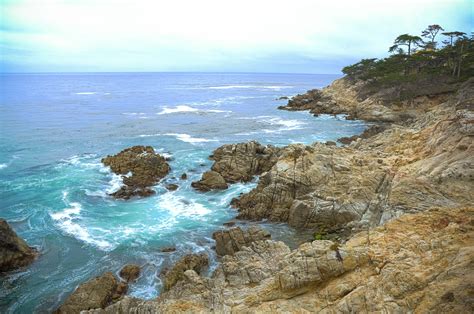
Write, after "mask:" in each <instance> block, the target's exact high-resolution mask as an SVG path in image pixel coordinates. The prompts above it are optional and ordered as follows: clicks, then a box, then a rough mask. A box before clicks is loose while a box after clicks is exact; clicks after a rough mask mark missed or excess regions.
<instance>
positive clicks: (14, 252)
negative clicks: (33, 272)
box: [0, 219, 38, 273]
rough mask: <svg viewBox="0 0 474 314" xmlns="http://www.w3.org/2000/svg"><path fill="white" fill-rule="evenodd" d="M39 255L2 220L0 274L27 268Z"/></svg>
mask: <svg viewBox="0 0 474 314" xmlns="http://www.w3.org/2000/svg"><path fill="white" fill-rule="evenodd" d="M37 255H38V252H37V251H36V249H34V248H32V247H29V246H28V244H27V243H26V242H25V240H23V239H22V238H20V237H18V235H17V234H16V233H15V231H13V229H12V228H11V227H10V226H9V225H8V223H7V222H6V221H5V220H4V219H0V273H1V272H7V271H11V270H15V269H17V268H20V267H24V266H27V265H29V264H31V262H33V260H34V259H35V258H36V256H37Z"/></svg>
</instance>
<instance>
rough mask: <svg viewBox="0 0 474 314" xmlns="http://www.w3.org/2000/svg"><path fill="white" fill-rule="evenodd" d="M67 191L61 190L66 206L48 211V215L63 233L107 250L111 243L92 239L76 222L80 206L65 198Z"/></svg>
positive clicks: (78, 217)
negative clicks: (58, 209)
mask: <svg viewBox="0 0 474 314" xmlns="http://www.w3.org/2000/svg"><path fill="white" fill-rule="evenodd" d="M67 196H68V192H67V191H64V192H63V197H62V199H63V202H64V203H65V204H66V206H67V207H66V208H65V209H63V210H62V211H60V212H56V213H50V214H49V215H50V216H51V218H52V219H53V220H54V221H55V223H56V225H57V226H58V227H59V228H60V229H61V230H62V231H64V232H65V233H67V234H69V235H71V236H73V237H75V238H76V239H78V240H80V241H83V242H85V243H88V244H91V245H94V246H97V247H98V248H100V249H102V250H108V249H110V248H111V246H112V245H111V244H110V243H109V242H107V241H104V240H97V239H94V238H93V237H92V236H91V235H90V233H89V232H88V231H87V229H85V228H83V227H82V226H81V225H79V224H78V223H77V221H78V220H79V219H80V214H81V211H82V206H81V204H80V203H78V202H69V201H68V200H67Z"/></svg>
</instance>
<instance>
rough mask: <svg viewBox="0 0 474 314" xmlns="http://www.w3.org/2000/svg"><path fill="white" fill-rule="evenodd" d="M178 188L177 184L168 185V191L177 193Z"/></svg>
mask: <svg viewBox="0 0 474 314" xmlns="http://www.w3.org/2000/svg"><path fill="white" fill-rule="evenodd" d="M178 188H179V186H178V185H177V184H173V183H170V184H167V185H166V189H167V190H168V191H176V190H177V189H178Z"/></svg>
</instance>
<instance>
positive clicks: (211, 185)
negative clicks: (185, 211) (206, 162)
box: [191, 170, 228, 192]
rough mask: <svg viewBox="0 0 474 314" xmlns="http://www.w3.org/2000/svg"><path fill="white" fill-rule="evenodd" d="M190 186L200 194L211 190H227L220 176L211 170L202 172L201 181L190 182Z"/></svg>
mask: <svg viewBox="0 0 474 314" xmlns="http://www.w3.org/2000/svg"><path fill="white" fill-rule="evenodd" d="M191 186H192V187H193V188H195V189H196V190H199V191H202V192H207V191H211V190H225V189H227V188H228V186H227V183H226V182H225V180H224V178H223V177H222V176H221V174H220V173H219V172H216V171H212V170H210V171H206V172H204V174H203V175H202V178H201V180H199V181H196V182H192V183H191Z"/></svg>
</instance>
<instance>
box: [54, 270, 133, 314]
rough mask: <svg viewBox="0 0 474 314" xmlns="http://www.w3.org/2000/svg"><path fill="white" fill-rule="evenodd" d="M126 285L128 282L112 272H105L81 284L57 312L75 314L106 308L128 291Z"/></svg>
mask: <svg viewBox="0 0 474 314" xmlns="http://www.w3.org/2000/svg"><path fill="white" fill-rule="evenodd" d="M126 287H127V286H126V284H124V283H120V282H119V281H118V280H117V279H116V278H115V277H114V275H113V274H112V273H111V272H107V273H104V274H103V275H101V276H98V277H95V278H93V279H91V280H89V281H87V282H85V283H83V284H80V285H79V286H78V287H77V288H76V290H75V291H74V292H73V293H72V294H71V295H69V297H68V298H67V299H66V301H65V302H64V303H63V304H62V305H61V306H60V307H59V308H58V309H57V311H56V313H65V314H73V313H80V312H81V311H85V310H90V309H100V308H105V307H106V306H107V305H109V304H111V303H112V302H114V301H117V300H118V299H120V297H121V296H122V295H123V294H125V293H126V290H127V289H126Z"/></svg>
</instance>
